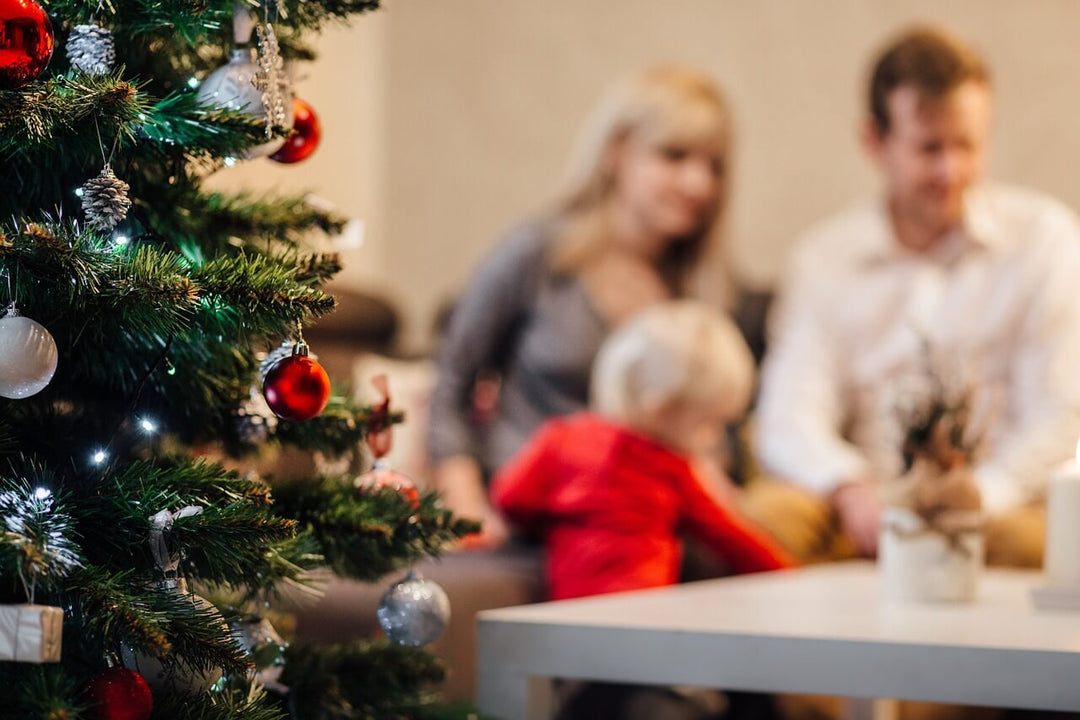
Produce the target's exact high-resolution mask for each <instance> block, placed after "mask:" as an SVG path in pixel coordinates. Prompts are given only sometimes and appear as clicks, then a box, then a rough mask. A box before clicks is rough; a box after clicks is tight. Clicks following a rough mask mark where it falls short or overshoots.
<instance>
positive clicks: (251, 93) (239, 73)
mask: <svg viewBox="0 0 1080 720" xmlns="http://www.w3.org/2000/svg"><path fill="white" fill-rule="evenodd" d="M258 73H259V65H258V63H257V62H256V54H255V50H254V48H235V49H234V50H233V51H232V53H230V55H229V62H227V63H226V64H224V65H222V66H221V67H219V68H218V69H217V70H215V71H214V72H212V73H210V75H208V76H207V78H206V79H205V80H203V82H202V84H201V85H200V86H199V103H200V104H201V105H208V106H211V107H216V108H218V107H219V108H225V109H227V110H239V111H241V112H245V113H248V114H249V115H253V116H254V117H256V118H258V119H260V120H266V116H267V110H266V107H265V106H264V105H263V100H262V91H261V90H259V89H258V88H257V87H255V85H254V83H253V82H252V80H253V79H254V78H255V77H256V75H258ZM285 114H286V117H285V127H288V128H291V127H292V124H293V111H292V97H287V98H285ZM284 144H285V138H274V139H272V140H270V141H269V142H266V143H263V144H262V145H257V146H255V147H252V148H249V149H248V151H247V157H249V158H255V157H266V156H267V155H273V154H274V153H275V152H277V151H278V149H279V148H281V146H282V145H284Z"/></svg>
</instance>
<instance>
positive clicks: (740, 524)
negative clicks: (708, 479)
mask: <svg viewBox="0 0 1080 720" xmlns="http://www.w3.org/2000/svg"><path fill="white" fill-rule="evenodd" d="M682 495H683V502H684V503H685V510H684V522H685V523H686V525H687V528H688V529H689V530H690V532H691V533H692V534H693V535H694V536H695V537H697V538H699V539H700V540H702V541H703V542H705V543H706V544H707V545H708V546H709V547H710V548H711V549H712V550H713V552H715V553H717V554H719V555H720V557H722V558H723V559H724V560H725V561H726V562H727V563H728V564H729V565H731V567H732V569H733V570H735V571H736V572H740V573H745V572H759V571H762V570H780V569H782V568H789V567H794V566H795V565H796V564H797V563H796V562H795V559H794V558H793V557H792V556H791V555H790V554H788V552H787V551H786V550H784V548H782V547H781V546H780V544H779V543H777V542H776V541H775V540H773V539H772V538H771V537H770V536H769V535H768V534H767V533H766V532H765V531H764V530H762V529H760V528H758V527H756V526H755V525H754V524H753V523H752V522H750V521H749V520H747V519H746V518H744V517H743V516H742V515H741V514H740V513H739V512H738V510H737V509H736V508H735V507H734V505H730V504H728V503H720V502H718V501H717V500H716V499H715V497H714V496H713V495H711V494H710V493H709V492H708V491H707V490H706V489H705V488H704V487H703V486H702V484H701V480H700V479H699V478H697V477H695V476H694V475H693V474H692V473H687V475H686V477H685V478H684V482H683V488H682Z"/></svg>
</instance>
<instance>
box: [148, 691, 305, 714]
mask: <svg viewBox="0 0 1080 720" xmlns="http://www.w3.org/2000/svg"><path fill="white" fill-rule="evenodd" d="M288 718H289V714H288V713H287V712H286V711H285V710H284V709H283V708H280V707H278V705H277V704H275V703H273V702H271V701H270V700H269V699H268V698H267V697H265V696H264V694H263V693H261V692H259V691H257V690H256V691H254V692H244V691H243V689H240V690H233V689H231V688H226V689H225V690H223V691H220V692H214V693H203V694H201V695H196V696H192V695H189V694H187V693H184V692H180V691H177V690H167V691H165V692H162V693H158V694H157V695H155V697H154V714H153V715H152V720H288Z"/></svg>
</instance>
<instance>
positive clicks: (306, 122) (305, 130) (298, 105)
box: [270, 98, 322, 163]
mask: <svg viewBox="0 0 1080 720" xmlns="http://www.w3.org/2000/svg"><path fill="white" fill-rule="evenodd" d="M321 137H322V128H321V127H319V116H318V115H316V114H315V111H314V110H313V109H312V107H311V106H310V105H308V104H307V103H306V102H304V101H303V100H301V99H300V98H293V129H292V132H291V133H289V137H287V138H286V139H285V144H284V145H282V146H281V148H280V149H279V150H278V151H277V152H276V153H274V154H273V155H271V156H270V159H271V160H276V161H277V162H279V163H296V162H300V161H301V160H305V159H306V158H307V157H308V156H309V155H311V153H313V152H315V148H317V147H319V138H321Z"/></svg>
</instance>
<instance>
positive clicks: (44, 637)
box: [0, 605, 64, 663]
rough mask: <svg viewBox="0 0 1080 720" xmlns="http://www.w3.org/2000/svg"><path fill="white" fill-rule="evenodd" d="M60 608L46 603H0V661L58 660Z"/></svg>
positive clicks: (60, 627)
mask: <svg viewBox="0 0 1080 720" xmlns="http://www.w3.org/2000/svg"><path fill="white" fill-rule="evenodd" d="M63 628H64V611H63V610H61V609H60V608H58V607H52V606H50V605H0V660H14V661H15V662H31V663H46V662H59V661H60V639H61V637H62V635H63Z"/></svg>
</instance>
